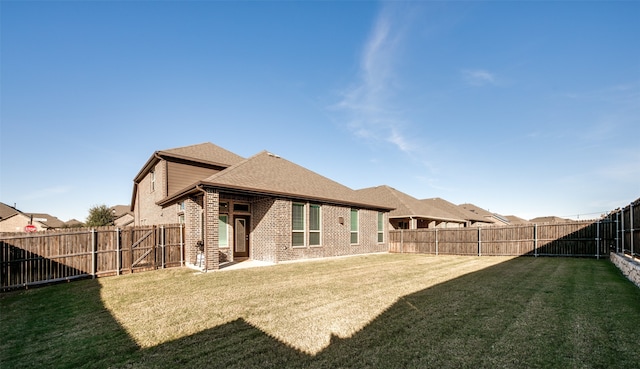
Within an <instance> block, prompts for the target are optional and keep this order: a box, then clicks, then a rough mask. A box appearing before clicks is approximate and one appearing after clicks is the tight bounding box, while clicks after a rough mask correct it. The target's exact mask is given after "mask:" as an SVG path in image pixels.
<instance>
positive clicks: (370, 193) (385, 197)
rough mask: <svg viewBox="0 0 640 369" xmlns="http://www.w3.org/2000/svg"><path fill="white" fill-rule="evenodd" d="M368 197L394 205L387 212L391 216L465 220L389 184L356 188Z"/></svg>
mask: <svg viewBox="0 0 640 369" xmlns="http://www.w3.org/2000/svg"><path fill="white" fill-rule="evenodd" d="M358 192H360V193H361V195H362V196H364V197H365V198H368V199H371V200H373V199H379V200H378V201H381V202H382V203H384V204H385V205H387V206H390V207H394V208H395V210H392V211H391V212H390V213H389V216H390V217H391V218H406V217H420V218H426V219H436V220H447V221H455V222H465V219H464V218H462V217H460V216H458V215H456V214H452V213H450V212H448V211H446V210H443V209H440V208H438V207H435V206H430V204H429V203H428V202H424V201H421V200H418V199H416V198H415V197H413V196H410V195H408V194H406V193H404V192H401V191H398V190H396V189H395V188H393V187H389V186H386V185H385V186H377V187H370V188H363V189H361V190H358Z"/></svg>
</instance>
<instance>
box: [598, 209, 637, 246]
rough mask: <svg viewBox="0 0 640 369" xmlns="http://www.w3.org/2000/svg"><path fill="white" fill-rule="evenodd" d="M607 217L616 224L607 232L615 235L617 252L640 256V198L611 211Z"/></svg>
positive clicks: (611, 222)
mask: <svg viewBox="0 0 640 369" xmlns="http://www.w3.org/2000/svg"><path fill="white" fill-rule="evenodd" d="M605 219H606V220H607V221H608V222H609V223H610V224H614V225H615V227H611V228H610V229H608V230H607V231H606V232H608V234H610V235H614V236H611V237H615V239H616V245H615V250H616V252H619V253H623V254H627V255H629V256H632V257H634V258H635V257H639V256H640V199H637V200H636V201H634V202H632V203H631V204H629V205H627V206H626V207H624V208H621V209H616V210H614V211H612V212H611V213H609V214H608V215H607V216H606V217H605Z"/></svg>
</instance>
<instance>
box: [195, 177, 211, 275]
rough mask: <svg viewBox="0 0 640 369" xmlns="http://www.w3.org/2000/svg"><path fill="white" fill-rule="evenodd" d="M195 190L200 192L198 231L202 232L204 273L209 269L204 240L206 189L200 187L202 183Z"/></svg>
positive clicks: (205, 237)
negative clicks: (200, 207)
mask: <svg viewBox="0 0 640 369" xmlns="http://www.w3.org/2000/svg"><path fill="white" fill-rule="evenodd" d="M196 190H198V191H200V192H202V210H201V213H200V227H201V229H200V233H201V234H202V245H203V248H204V251H203V256H202V257H203V258H204V272H205V273H206V272H207V270H208V269H209V264H208V258H207V254H208V252H207V249H208V248H207V247H206V244H205V241H206V240H207V227H206V226H205V221H206V214H207V191H205V190H204V188H202V185H196Z"/></svg>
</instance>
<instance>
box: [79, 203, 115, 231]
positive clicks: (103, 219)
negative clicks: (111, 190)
mask: <svg viewBox="0 0 640 369" xmlns="http://www.w3.org/2000/svg"><path fill="white" fill-rule="evenodd" d="M85 223H86V226H87V227H102V226H109V225H113V212H112V211H111V209H109V207H108V206H107V205H95V206H93V207H92V208H91V209H89V216H88V217H87V221H86V222H85Z"/></svg>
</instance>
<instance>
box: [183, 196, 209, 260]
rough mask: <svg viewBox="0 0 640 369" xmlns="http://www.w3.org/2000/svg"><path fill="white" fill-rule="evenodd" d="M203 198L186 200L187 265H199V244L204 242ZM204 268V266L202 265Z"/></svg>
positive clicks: (197, 197)
mask: <svg viewBox="0 0 640 369" xmlns="http://www.w3.org/2000/svg"><path fill="white" fill-rule="evenodd" d="M202 199H203V196H194V197H189V198H187V199H185V211H184V214H185V219H184V223H185V262H186V263H187V265H192V266H197V267H201V265H197V264H196V263H197V261H198V260H197V254H198V249H197V243H198V241H202V240H203V238H202V231H201V228H200V222H201V217H202ZM202 266H204V265H202Z"/></svg>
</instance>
